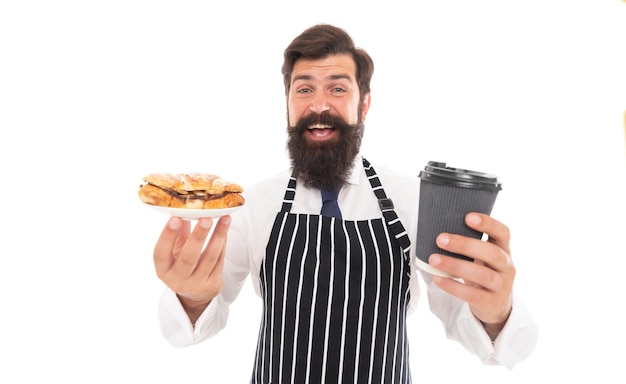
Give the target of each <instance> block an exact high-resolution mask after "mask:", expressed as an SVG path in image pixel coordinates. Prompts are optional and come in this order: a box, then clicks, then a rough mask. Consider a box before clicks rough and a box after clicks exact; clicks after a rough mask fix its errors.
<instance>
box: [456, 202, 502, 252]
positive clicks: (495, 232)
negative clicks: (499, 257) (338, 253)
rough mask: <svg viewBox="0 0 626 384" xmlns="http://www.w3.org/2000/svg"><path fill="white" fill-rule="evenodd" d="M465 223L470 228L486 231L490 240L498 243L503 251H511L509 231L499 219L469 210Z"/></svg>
mask: <svg viewBox="0 0 626 384" xmlns="http://www.w3.org/2000/svg"><path fill="white" fill-rule="evenodd" d="M465 223H466V224H467V225H468V226H469V227H470V228H472V229H475V230H477V231H479V232H483V233H486V234H487V236H488V237H489V241H490V242H492V243H494V244H496V245H498V246H499V247H500V248H502V249H503V250H504V252H506V253H509V254H510V253H511V251H510V248H509V247H510V246H509V244H510V241H511V231H510V230H509V227H507V226H506V225H504V224H503V223H501V222H500V221H498V220H496V219H494V218H493V217H491V216H489V215H486V214H484V213H477V212H470V213H468V214H467V215H466V216H465Z"/></svg>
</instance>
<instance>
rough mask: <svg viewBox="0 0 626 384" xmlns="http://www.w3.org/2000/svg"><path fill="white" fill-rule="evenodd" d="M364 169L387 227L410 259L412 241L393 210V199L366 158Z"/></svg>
mask: <svg viewBox="0 0 626 384" xmlns="http://www.w3.org/2000/svg"><path fill="white" fill-rule="evenodd" d="M363 167H364V168H365V174H366V175H367V178H368V179H369V181H370V184H371V185H372V190H373V191H374V194H375V195H376V198H378V205H379V206H380V210H381V211H382V213H383V217H384V218H385V222H386V223H387V227H388V228H389V230H390V231H391V233H393V235H394V236H395V238H396V240H398V243H399V244H400V246H401V247H402V251H403V253H404V256H405V257H407V258H408V257H409V250H410V249H411V241H410V240H409V236H408V235H407V233H406V229H404V225H402V222H401V221H400V219H399V218H398V215H397V214H396V211H395V210H394V209H393V208H394V207H393V201H391V199H389V198H388V197H387V195H386V194H385V190H384V189H383V186H382V184H381V183H380V179H379V178H378V175H377V174H376V171H375V170H374V167H372V165H371V164H370V162H369V161H367V160H366V159H365V158H363Z"/></svg>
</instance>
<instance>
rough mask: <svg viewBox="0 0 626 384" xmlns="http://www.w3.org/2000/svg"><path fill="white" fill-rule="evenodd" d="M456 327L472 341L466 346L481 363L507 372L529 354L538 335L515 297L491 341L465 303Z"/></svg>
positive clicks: (525, 310)
mask: <svg viewBox="0 0 626 384" xmlns="http://www.w3.org/2000/svg"><path fill="white" fill-rule="evenodd" d="M459 328H460V331H461V333H462V334H464V335H465V338H466V339H467V338H473V339H474V340H473V341H470V343H469V344H470V345H473V346H474V348H475V351H474V352H475V353H476V355H477V356H478V357H479V359H480V360H481V361H482V362H483V363H484V364H487V365H503V366H505V367H507V368H508V369H509V370H512V369H513V367H514V366H515V365H516V364H517V363H519V362H520V361H522V360H524V359H526V358H527V357H528V356H529V355H530V353H531V352H532V351H533V349H534V348H535V345H536V344H537V339H538V336H539V330H538V327H537V325H536V324H535V321H534V319H533V318H532V317H531V315H530V312H529V311H528V310H527V309H526V307H525V306H524V304H523V303H522V301H521V300H520V299H519V298H516V297H514V298H513V308H512V310H511V314H510V315H509V318H508V320H507V322H506V324H505V325H504V327H503V328H502V330H501V331H500V333H499V334H498V336H497V337H496V339H495V340H494V341H493V342H492V341H491V339H490V338H489V335H488V334H487V332H486V331H485V329H484V327H483V325H482V324H481V322H480V320H478V319H477V318H476V316H474V314H473V313H472V312H471V310H470V309H469V305H467V304H465V305H463V308H462V309H461V313H459ZM470 335H473V336H470ZM468 341H469V340H468Z"/></svg>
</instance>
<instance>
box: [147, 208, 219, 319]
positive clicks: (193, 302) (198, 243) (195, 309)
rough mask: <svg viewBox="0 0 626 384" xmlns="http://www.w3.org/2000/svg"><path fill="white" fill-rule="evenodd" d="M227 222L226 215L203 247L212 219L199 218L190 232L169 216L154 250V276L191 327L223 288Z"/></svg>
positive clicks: (184, 224) (181, 221) (183, 223)
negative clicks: (174, 298)
mask: <svg viewBox="0 0 626 384" xmlns="http://www.w3.org/2000/svg"><path fill="white" fill-rule="evenodd" d="M230 220H231V218H230V216H223V217H222V218H220V219H219V220H218V222H217V225H216V226H215V230H214V231H213V234H212V236H211V238H210V239H209V241H208V243H207V245H206V247H205V246H204V244H205V243H206V238H207V236H208V234H209V232H210V230H211V227H212V226H213V223H214V219H212V218H202V219H199V220H198V223H197V225H196V226H195V228H194V229H193V231H191V224H190V222H189V221H186V220H182V219H181V218H179V217H172V218H170V220H169V221H168V222H167V225H166V226H165V228H163V231H162V232H161V236H160V237H159V240H158V241H157V243H156V246H155V248H154V267H155V269H156V273H157V276H158V277H159V278H160V279H161V280H162V281H163V282H164V283H165V285H167V286H168V287H169V288H170V289H171V290H172V291H174V292H176V294H177V295H178V298H179V300H180V302H181V304H182V305H183V308H185V311H186V312H187V315H188V316H189V319H190V320H191V323H192V324H195V322H196V320H197V319H198V317H200V315H201V314H202V311H204V309H205V308H206V307H207V306H208V305H209V303H210V302H211V300H213V298H215V296H217V295H218V294H219V293H220V292H221V290H222V287H223V285H224V281H223V278H222V267H223V265H224V254H225V252H226V238H227V234H228V228H229V227H230Z"/></svg>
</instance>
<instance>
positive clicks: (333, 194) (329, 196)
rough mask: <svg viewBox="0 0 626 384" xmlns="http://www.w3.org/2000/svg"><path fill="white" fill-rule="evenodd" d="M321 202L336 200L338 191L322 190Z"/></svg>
mask: <svg viewBox="0 0 626 384" xmlns="http://www.w3.org/2000/svg"><path fill="white" fill-rule="evenodd" d="M321 191H322V201H323V202H326V201H333V200H337V196H339V190H335V189H322V190H321Z"/></svg>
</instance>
